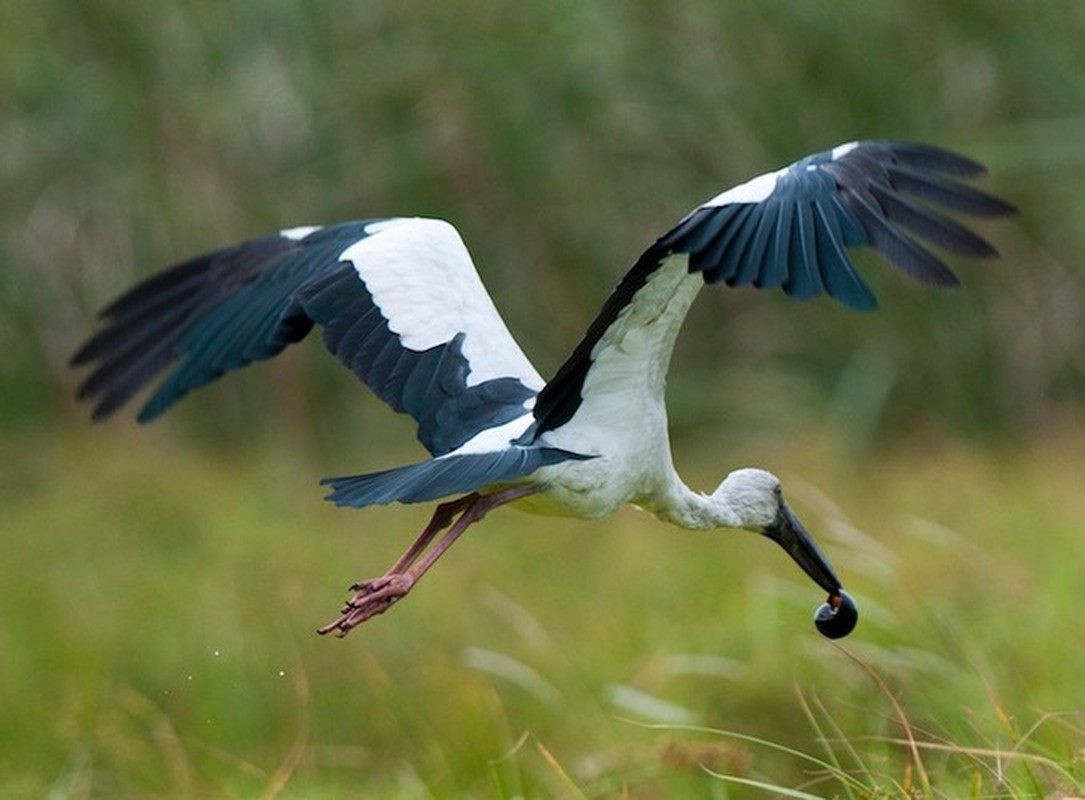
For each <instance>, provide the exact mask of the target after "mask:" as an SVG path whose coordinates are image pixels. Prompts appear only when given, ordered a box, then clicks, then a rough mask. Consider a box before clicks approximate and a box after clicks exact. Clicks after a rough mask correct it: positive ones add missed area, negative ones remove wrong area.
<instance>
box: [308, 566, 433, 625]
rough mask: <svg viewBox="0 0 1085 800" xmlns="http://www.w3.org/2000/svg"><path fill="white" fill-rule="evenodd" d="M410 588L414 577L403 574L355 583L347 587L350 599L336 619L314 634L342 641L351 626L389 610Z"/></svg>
mask: <svg viewBox="0 0 1085 800" xmlns="http://www.w3.org/2000/svg"><path fill="white" fill-rule="evenodd" d="M413 585H414V578H412V577H411V576H410V575H404V574H392V575H384V576H382V577H380V578H371V579H370V580H367V581H361V582H360V583H356V584H354V585H353V586H351V587H350V589H351V591H352V592H354V596H353V597H352V598H350V599H349V600H348V601H347V604H346V605H345V606H343V611H342V612H341V613H340V615H339V617H338V619H335V620H332V621H331V622H329V623H328V624H327V625H325V626H324V627H323V628H319V629H318V630H317V633H319V634H321V635H324V634H326V633H335V635H336V636H338V637H339V638H343V637H344V636H346V635H347V634H348V633H350V631H351V629H352V628H354V627H355V626H357V625H361V624H362V623H363V622H365V621H366V620H367V619H370V618H372V617H375V616H377V615H378V614H383V613H384V612H385V611H387V610H388V609H389V608H391V607H392V606H393V605H394V604H395V603H396V601H398V600H400V599H401V598H403V597H405V596H406V594H407V592H409V591H410V590H411V587H412V586H413Z"/></svg>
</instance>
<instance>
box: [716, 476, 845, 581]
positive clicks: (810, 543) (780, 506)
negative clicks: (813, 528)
mask: <svg viewBox="0 0 1085 800" xmlns="http://www.w3.org/2000/svg"><path fill="white" fill-rule="evenodd" d="M712 500H713V504H714V505H716V506H717V507H718V508H721V509H728V515H729V517H732V518H733V521H732V522H731V523H730V524H731V526H732V527H737V528H744V529H746V530H749V531H754V532H755V533H760V534H762V535H764V536H767V537H768V538H770V539H772V540H773V541H774V542H776V543H777V544H778V545H780V547H782V548H783V549H784V550H785V551H786V552H787V554H788V555H789V556H791V558H793V559H794V560H795V563H796V564H798V565H799V566H800V567H802V569H803V571H804V572H805V573H806V574H807V575H809V576H810V577H811V578H812V579H813V580H814V582H815V583H816V584H817V585H818V586H820V587H821V588H822V589H825V590H826V591H827V592H829V594H830V595H831V596H839V594H840V579H839V578H837V577H836V573H835V572H833V568H832V567H831V566H830V565H829V560H828V559H827V558H826V557H825V554H824V553H822V552H821V548H819V547H818V546H817V543H816V542H815V541H814V538H813V537H812V536H811V535H810V534H809V533H808V532H807V530H806V528H805V527H804V526H803V524H802V523H801V522H799V519H798V517H796V516H795V514H794V512H792V510H791V509H790V508H789V507H788V505H787V503H786V502H784V493H783V490H782V489H781V488H780V479H779V478H777V477H776V476H775V475H773V474H772V473H771V472H766V471H765V470H763V469H750V468H747V469H738V470H735V471H734V472H732V473H731V474H730V475H728V476H727V477H726V478H725V479H724V481H723V483H721V484H720V485H719V487H718V488H717V489H716V491H715V492H713V493H712Z"/></svg>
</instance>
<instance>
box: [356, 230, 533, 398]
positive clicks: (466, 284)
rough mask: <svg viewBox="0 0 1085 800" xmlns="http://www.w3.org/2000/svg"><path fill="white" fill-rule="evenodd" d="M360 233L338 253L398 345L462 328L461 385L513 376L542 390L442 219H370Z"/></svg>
mask: <svg viewBox="0 0 1085 800" xmlns="http://www.w3.org/2000/svg"><path fill="white" fill-rule="evenodd" d="M366 232H367V233H369V234H371V235H369V236H367V237H366V238H364V239H362V240H361V241H359V242H356V243H355V244H353V245H351V246H350V247H348V248H347V249H346V250H344V251H343V253H342V255H341V256H340V257H339V258H340V260H341V261H346V262H350V263H351V264H352V265H353V266H354V268H355V269H356V270H357V271H358V276H359V277H360V278H361V279H362V281H363V282H364V283H365V286H366V290H367V291H368V292H369V293H370V295H371V296H372V297H373V302H374V303H376V305H377V307H378V308H379V309H380V311H381V314H382V315H383V316H384V318H385V319H386V320H387V321H388V327H389V328H390V329H391V330H392V332H393V333H395V334H396V335H397V336H399V337H400V340H401V342H402V344H403V346H404V347H407V348H410V349H411V350H415V351H419V352H421V351H423V350H428V349H429V348H431V347H436V346H438V345H442V344H445V343H447V342H449V341H451V340H452V339H453V338H455V337H456V335H458V334H460V333H463V334H464V340H463V355H464V357H465V358H466V359H467V362H468V364H470V367H471V374H470V375H469V376H468V379H467V385H468V386H474V385H477V384H479V383H482V382H483V381H487V380H490V379H493V378H502V377H513V378H517V379H519V380H520V382H521V383H523V384H524V385H525V386H527V387H528V388H531V389H535V390H538V389H541V388H542V386H543V383H544V381H543V379H542V378H541V377H540V376H539V373H538V372H537V371H536V370H535V368H534V367H533V366H532V365H531V362H530V361H528V359H527V357H526V356H525V355H524V353H523V351H522V350H521V349H520V347H519V345H517V344H516V341H515V340H514V339H513V338H512V334H510V333H509V330H508V328H507V327H506V326H505V323H504V322H503V321H502V319H501V315H500V314H498V312H497V309H496V308H495V307H494V304H493V301H492V300H491V299H490V296H489V294H487V292H486V289H485V287H484V286H483V285H482V281H481V280H480V279H479V277H478V273H477V272H476V271H475V266H474V264H473V263H472V262H471V256H470V254H469V253H468V252H467V247H466V246H465V245H464V243H463V240H462V239H461V238H460V235H459V233H457V232H456V229H455V228H453V227H452V226H451V225H450V224H448V223H447V222H444V221H442V220H435V219H421V218H410V219H407V218H402V219H389V220H382V221H380V222H375V223H371V224H370V225H368V226H367V227H366Z"/></svg>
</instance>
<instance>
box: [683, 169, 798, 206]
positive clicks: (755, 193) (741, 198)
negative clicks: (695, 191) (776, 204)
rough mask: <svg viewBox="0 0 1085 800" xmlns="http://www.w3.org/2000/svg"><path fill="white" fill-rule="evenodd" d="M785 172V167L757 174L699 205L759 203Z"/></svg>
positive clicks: (770, 191) (770, 192)
mask: <svg viewBox="0 0 1085 800" xmlns="http://www.w3.org/2000/svg"><path fill="white" fill-rule="evenodd" d="M785 172H787V168H786V167H785V168H784V169H780V170H776V171H775V172H768V173H765V174H764V175H758V176H757V177H756V178H752V179H751V180H748V181H746V182H745V183H740V184H739V185H738V186H734V187H732V188H730V189H728V190H727V191H725V192H721V193H720V194H718V195H716V196H715V197H713V198H712V199H711V200H709V201H708V202H706V203H702V205H701V207H702V208H704V207H705V206H725V205H727V204H729V203H760V202H761V201H762V200H764V199H765V198H766V197H768V196H769V195H770V194H772V191H773V189H775V188H776V181H777V180H778V179H779V177H780V175H782V174H783V173H785Z"/></svg>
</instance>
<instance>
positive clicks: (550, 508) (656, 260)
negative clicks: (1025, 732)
mask: <svg viewBox="0 0 1085 800" xmlns="http://www.w3.org/2000/svg"><path fill="white" fill-rule="evenodd" d="M984 172H985V170H984V168H983V167H982V166H981V165H980V164H978V163H976V162H975V161H972V160H971V159H968V158H966V157H964V156H961V155H958V154H956V153H953V152H950V151H947V150H944V149H941V148H936V147H932V146H929V145H922V144H915V143H909V142H894V141H859V142H852V143H849V144H843V145H840V146H838V147H835V148H833V149H831V150H827V151H824V152H821V153H817V154H814V155H811V156H807V157H805V158H803V159H801V160H800V161H797V162H796V163H794V164H791V165H790V166H787V167H784V168H782V169H779V170H777V171H775V172H770V173H767V174H764V175H761V176H759V177H756V178H753V179H752V180H750V181H747V182H746V183H743V184H741V185H739V186H736V187H734V188H731V189H728V190H727V191H724V192H722V193H721V194H718V195H716V196H715V197H713V198H712V199H710V200H708V201H707V202H705V203H703V204H702V205H700V206H698V207H697V208H696V209H694V210H693V211H692V212H691V213H690V214H688V215H687V216H686V217H685V218H683V219H682V220H681V221H679V222H678V224H677V225H675V226H674V227H673V228H671V229H670V230H669V231H667V232H666V233H664V234H663V235H662V236H660V237H659V238H658V239H656V241H655V242H654V243H653V244H651V246H649V247H648V249H647V250H645V251H644V253H643V254H641V256H640V257H639V258H637V260H636V261H635V262H634V263H633V266H632V267H631V268H630V269H629V271H628V272H627V273H626V274H625V276H624V277H623V278H622V279H621V281H620V282H619V283H618V285H617V287H616V288H615V289H614V291H613V292H612V293H611V295H610V296H609V297H608V298H607V300H606V302H605V303H604V304H603V307H602V309H601V310H600V312H599V314H598V315H597V316H596V317H595V319H594V320H593V321H592V322H591V324H590V325H589V326H588V329H587V332H586V333H585V334H584V337H583V339H582V340H581V341H580V342H579V344H577V345H576V347H575V348H574V349H573V351H572V353H571V355H570V356H569V357H568V359H566V361H565V362H564V363H563V364H562V365H561V367H560V368H559V369H558V370H557V372H556V373H555V374H554V375H553V377H552V378H550V380H544V379H543V378H542V377H541V376H540V375H539V373H538V372H537V371H536V369H535V368H534V367H533V366H532V364H531V362H530V361H529V360H528V358H527V357H526V356H525V355H524V353H523V352H522V351H521V349H520V347H519V346H518V345H517V344H516V342H515V341H514V339H513V337H512V335H511V334H510V333H509V331H508V329H507V328H506V326H505V323H504V322H503V321H502V319H501V316H500V315H499V313H498V311H497V309H496V308H495V307H494V304H493V302H492V301H491V299H490V297H489V295H488V294H487V292H486V290H485V288H484V287H483V284H482V282H481V280H480V279H479V276H478V273H477V272H476V270H475V267H474V265H473V263H472V261H471V257H470V255H469V253H468V251H467V248H466V246H465V245H464V243H463V241H462V239H461V238H460V236H459V234H458V233H457V231H456V229H455V228H454V227H453V226H452V225H450V224H449V223H447V222H444V221H441V220H436V219H422V218H386V219H369V220H361V221H353V222H344V223H340V224H335V225H328V226H321V225H312V226H302V227H293V228H288V229H285V230H282V231H279V232H278V233H276V234H273V235H270V236H265V237H263V238H259V239H253V240H250V241H246V242H242V243H241V244H236V245H234V246H232V247H227V248H225V249H222V250H217V251H214V252H211V253H207V254H205V255H201V256H197V257H195V258H193V259H191V260H188V261H185V262H183V263H181V264H178V265H176V266H174V267H172V268H170V269H167V270H165V271H164V272H161V273H159V274H157V275H155V276H154V277H151V278H149V279H148V280H146V281H144V282H143V283H140V284H138V285H137V286H135V287H134V288H132V289H131V290H129V291H128V292H127V293H125V294H123V295H122V296H120V297H119V298H117V299H116V300H115V301H114V302H113V303H111V304H110V305H109V306H107V307H106V308H105V309H104V310H103V311H102V312H101V318H102V325H101V327H100V329H99V330H98V332H97V333H95V334H94V335H93V336H92V337H91V338H90V339H89V340H88V341H87V342H86V343H85V344H84V345H83V346H82V347H81V348H80V349H79V350H78V352H76V353H75V355H74V356H73V357H72V363H73V365H91V367H92V369H91V371H90V373H89V375H88V376H87V377H86V379H85V381H84V382H83V383H82V385H81V387H80V389H79V392H78V394H79V397H80V398H81V399H83V400H88V401H91V402H93V404H94V406H93V417H94V418H95V419H102V418H105V417H107V416H109V415H110V414H112V413H113V412H114V411H116V410H117V409H118V408H120V407H121V406H122V405H124V404H125V403H126V402H127V401H128V400H130V399H131V398H132V397H133V395H135V394H136V393H137V392H139V391H140V390H141V389H143V388H144V387H145V386H146V385H147V384H149V383H150V382H152V380H153V379H155V378H156V376H158V375H159V374H160V373H162V372H166V373H167V374H166V375H165V377H164V379H163V380H162V381H161V382H160V383H159V384H158V385H157V387H156V388H155V390H154V391H153V392H152V393H151V394H150V397H149V398H148V399H147V400H146V402H145V404H144V405H143V407H142V409H141V410H140V411H139V414H138V419H139V421H140V422H147V421H150V420H152V419H154V418H155V417H157V416H158V415H159V414H161V413H163V412H164V411H166V410H167V409H169V408H170V407H171V406H173V404H174V403H176V402H177V401H178V400H180V399H181V398H182V397H184V396H185V395H186V394H187V393H188V392H190V391H192V390H193V389H197V388H199V387H201V386H204V385H205V384H208V383H210V382H212V381H214V380H215V379H216V378H218V377H219V376H221V375H223V374H225V373H227V372H230V371H231V370H235V369H239V368H241V367H243V366H245V365H247V364H249V363H251V362H253V361H260V360H263V359H267V358H271V357H272V356H274V355H276V354H278V353H279V352H280V351H282V350H283V349H284V348H286V347H287V346H288V345H290V344H292V343H294V342H297V341H300V340H301V339H303V338H305V336H306V335H307V334H308V333H309V332H310V331H311V330H312V329H313V327H314V326H320V327H321V328H322V329H323V332H322V335H323V341H324V344H325V346H326V347H327V349H328V350H330V351H331V353H332V354H333V355H334V356H336V357H337V358H338V359H339V360H340V361H341V362H342V363H343V364H344V365H345V366H346V367H348V368H349V369H350V370H351V371H352V372H353V373H354V374H355V375H356V376H357V377H358V378H360V379H361V381H362V382H363V383H365V384H366V386H368V387H369V388H370V389H371V390H372V391H373V392H374V393H375V394H376V395H377V396H378V397H379V398H380V399H381V400H383V401H385V402H386V403H387V404H388V405H390V406H391V407H392V408H393V409H394V410H395V411H398V412H401V413H404V414H409V415H410V416H411V417H412V418H413V419H414V420H415V422H416V423H417V425H418V432H417V435H418V440H419V441H420V442H421V443H422V445H423V446H425V448H426V449H427V450H428V451H429V453H430V455H431V458H429V459H428V460H425V461H422V462H420V463H416V464H409V465H406V466H396V467H393V468H391V469H385V470H383V471H380V472H370V473H366V474H360V475H351V476H347V477H338V478H329V479H326V480H324V481H323V483H324V484H326V485H327V486H329V487H330V494H328V496H327V497H328V499H329V500H331V501H332V502H334V503H336V504H337V505H340V506H354V507H356V508H362V507H365V506H371V505H379V504H384V503H392V502H399V503H422V502H429V501H443V502H441V503H440V504H439V505H438V506H437V508H436V511H435V512H434V514H433V517H432V519H431V520H430V522H429V524H428V525H426V527H425V528H424V529H423V530H422V532H421V534H419V536H418V538H417V539H416V540H415V541H414V543H413V544H411V546H410V547H409V548H408V549H407V550H406V552H404V553H403V555H402V556H401V557H400V558H399V559H398V560H397V561H396V562H395V564H393V565H392V566H391V567H390V568H389V569H388V571H387V572H385V573H384V574H383V575H382V576H380V577H378V578H373V579H370V580H365V581H361V582H360V583H356V584H354V585H353V586H352V587H351V591H352V592H353V596H352V597H350V599H349V600H348V601H347V603H346V606H345V607H344V608H343V609H342V612H341V614H340V616H339V617H338V618H336V619H335V620H333V621H332V622H330V623H329V624H327V625H325V626H324V627H322V628H320V629H319V630H320V633H329V632H333V633H336V634H337V635H339V636H344V635H346V634H347V633H349V632H350V631H351V629H353V628H354V627H355V626H357V625H358V624H360V623H362V622H365V621H366V620H368V619H370V618H372V617H374V616H376V615H378V614H381V613H383V612H384V611H386V610H388V608H390V607H391V606H392V605H393V604H394V603H396V602H397V601H398V600H400V599H401V598H403V597H404V596H405V595H406V594H407V593H408V592H410V591H411V589H412V587H413V586H414V585H415V584H416V583H417V582H418V580H419V579H420V578H421V577H422V576H423V575H424V574H425V573H426V571H427V570H428V569H429V568H430V567H431V566H433V564H434V563H435V562H436V561H437V560H438V558H440V556H441V555H442V554H443V553H444V552H445V551H447V550H448V548H449V547H450V546H451V545H452V544H453V543H454V542H455V541H456V540H457V539H458V538H459V537H460V535H461V534H463V532H464V531H465V530H466V529H467V528H468V527H469V526H470V525H472V524H473V523H475V522H477V521H478V520H480V519H482V518H483V517H484V516H485V515H486V514H487V513H488V512H490V511H492V510H493V509H495V508H497V507H499V506H503V505H512V506H515V507H518V508H521V509H524V510H527V511H537V512H545V513H550V514H560V515H565V516H572V517H584V518H593V519H594V518H600V517H604V516H606V515H608V514H610V513H611V512H613V511H615V510H617V509H619V508H621V507H622V506H624V505H626V504H632V505H635V506H638V507H640V508H642V509H645V510H647V511H650V512H652V513H653V514H654V515H655V516H656V517H658V518H659V519H661V520H663V521H665V522H669V523H672V524H674V525H677V526H678V527H680V528H686V529H691V530H710V529H716V528H727V529H731V528H737V529H745V530H748V531H753V532H755V533H759V534H763V535H765V536H767V537H769V538H770V539H772V540H774V541H776V542H777V543H778V544H780V546H781V547H783V549H784V550H785V551H786V552H787V553H788V554H789V555H790V556H791V558H793V559H794V560H795V562H796V563H797V564H798V565H799V566H800V567H801V568H802V569H803V570H804V571H805V572H806V574H807V575H809V576H810V578H811V579H813V581H814V582H815V583H816V584H817V585H818V586H820V587H821V588H822V589H823V590H825V591H826V592H827V593H828V600H827V602H826V603H825V604H823V605H822V606H821V607H820V608H819V610H818V613H817V615H816V616H817V622H818V627H819V629H820V630H821V631H822V632H823V633H824V634H826V635H828V636H831V637H834V638H835V637H837V636H843V635H846V634H847V633H849V632H850V631H851V630H852V628H853V627H854V625H855V623H856V620H857V610H856V608H855V604H854V603H853V602H852V601H851V599H850V598H849V597H848V595H847V594H846V593H845V592H844V591H843V588H842V586H841V582H840V579H839V578H838V577H837V575H836V573H835V572H834V571H833V568H832V566H831V565H830V564H829V562H828V560H827V559H826V557H825V555H824V554H823V553H822V551H821V550H820V549H819V547H818V545H817V544H816V543H815V541H814V539H813V538H812V537H811V535H810V534H809V533H808V532H807V530H806V529H805V528H804V527H803V525H802V523H800V522H799V520H798V518H797V517H796V516H795V514H794V513H793V512H792V511H791V509H790V508H789V507H788V505H787V503H786V502H785V501H784V496H783V493H782V491H781V488H780V481H779V480H778V479H777V478H776V477H775V476H773V475H772V474H771V473H769V472H766V471H764V470H761V469H750V468H745V469H738V470H735V471H733V472H731V473H730V474H729V475H727V476H726V478H724V480H723V482H722V483H720V484H719V486H718V487H717V488H716V489H715V490H714V491H712V492H711V493H707V494H706V493H701V492H698V491H695V490H693V489H690V488H689V487H688V486H687V485H686V484H685V483H684V482H683V481H682V479H681V478H680V477H679V475H678V473H677V472H676V471H675V468H674V465H673V463H672V459H671V449H670V444H669V439H668V433H667V414H666V408H665V405H664V384H665V381H666V375H667V370H668V366H669V363H670V359H671V351H672V349H673V346H674V343H675V338H676V337H677V335H678V331H679V328H680V327H681V325H682V321H683V320H684V318H685V316H686V313H687V311H688V310H689V308H690V305H691V304H692V302H693V300H694V298H695V297H696V296H697V294H698V292H700V290H701V288H702V287H703V286H704V285H705V284H721V283H722V284H725V285H727V286H734V287H738V286H752V287H755V288H757V289H781V290H783V292H784V293H785V294H787V295H790V296H791V297H795V298H799V299H807V298H812V297H815V296H818V295H822V294H824V295H828V296H829V297H831V298H833V299H834V300H836V301H838V302H840V303H842V304H844V305H845V306H849V307H851V308H853V309H861V310H866V309H872V308H874V306H875V299H874V295H873V294H872V293H871V291H870V289H869V288H868V287H867V285H866V284H865V283H864V282H863V280H862V278H861V277H860V275H859V274H858V272H857V271H856V268H855V266H854V265H853V263H852V261H851V260H850V258H849V255H848V252H847V249H848V248H851V247H858V246H862V245H866V246H869V247H871V248H873V249H874V250H875V251H877V252H878V253H879V254H880V255H881V256H882V257H883V258H884V259H885V260H886V261H887V262H888V263H889V264H891V265H892V266H894V267H896V268H897V269H899V270H901V271H902V272H904V273H906V274H907V275H909V276H911V277H912V278H914V279H916V280H918V281H920V282H922V283H925V284H929V285H932V286H937V287H955V286H958V285H959V283H958V280H957V278H956V276H955V275H954V274H953V272H951V271H950V269H949V268H948V267H947V266H946V265H945V264H944V263H943V261H942V260H941V259H940V258H939V257H938V256H937V255H935V254H933V253H932V252H931V251H930V250H929V249H928V246H929V245H934V246H935V247H937V248H938V249H939V250H941V251H944V252H946V253H949V254H952V255H956V256H961V257H967V258H977V259H984V258H992V257H995V256H996V255H997V253H996V251H995V249H994V248H993V247H992V246H991V245H990V244H988V243H987V242H986V241H984V240H983V239H982V238H980V237H979V236H977V235H976V234H974V233H972V232H971V231H970V230H968V229H966V228H965V227H963V226H962V225H961V224H959V223H958V222H955V221H954V220H953V219H951V218H950V217H948V216H946V213H945V212H946V211H948V212H956V213H957V214H960V215H971V216H974V217H1000V216H1005V215H1008V214H1012V213H1014V211H1015V210H1014V209H1013V207H1012V206H1010V205H1009V204H1007V203H1005V202H1004V201H1002V200H1000V199H998V198H996V197H993V196H991V195H989V194H986V193H984V192H981V191H979V190H977V189H975V188H972V187H971V186H969V185H967V184H965V183H963V182H962V179H970V178H975V177H978V176H980V175H982V174H983V173H984ZM924 243H925V244H924ZM448 498H452V499H448Z"/></svg>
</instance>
